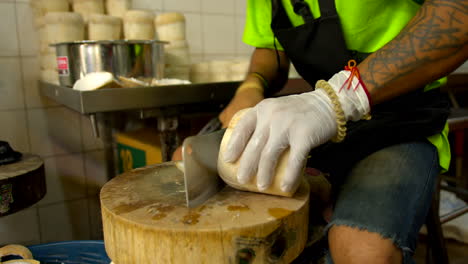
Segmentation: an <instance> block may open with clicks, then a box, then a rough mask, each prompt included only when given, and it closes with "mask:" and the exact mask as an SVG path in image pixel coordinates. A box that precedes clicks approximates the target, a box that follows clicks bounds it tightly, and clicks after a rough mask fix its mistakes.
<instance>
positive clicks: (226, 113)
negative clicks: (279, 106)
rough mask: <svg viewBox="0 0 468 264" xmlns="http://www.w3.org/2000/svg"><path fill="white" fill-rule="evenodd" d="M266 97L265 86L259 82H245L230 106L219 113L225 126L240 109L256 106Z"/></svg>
mask: <svg viewBox="0 0 468 264" xmlns="http://www.w3.org/2000/svg"><path fill="white" fill-rule="evenodd" d="M263 99H264V96H263V87H262V85H261V84H260V83H259V82H254V81H250V82H244V83H243V84H242V85H241V86H239V88H238V89H237V91H236V95H235V96H234V97H233V98H232V100H231V102H229V104H228V106H227V107H226V108H225V109H224V110H223V111H222V112H221V113H220V114H219V120H220V121H221V123H222V124H223V128H225V127H227V126H228V125H229V122H230V121H231V119H232V117H233V116H234V115H235V114H236V113H237V112H238V111H240V110H242V109H245V108H249V107H254V106H255V105H256V104H258V103H259V102H260V101H262V100H263Z"/></svg>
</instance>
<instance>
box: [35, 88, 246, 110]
mask: <svg viewBox="0 0 468 264" xmlns="http://www.w3.org/2000/svg"><path fill="white" fill-rule="evenodd" d="M238 86H239V82H223V83H206V84H190V85H168V86H153V87H140V88H115V89H99V90H94V91H76V90H73V89H71V88H69V87H64V86H59V85H54V84H51V83H46V82H43V81H39V87H40V91H41V93H42V94H43V95H46V96H47V97H49V98H51V99H53V100H54V101H56V102H58V103H61V104H63V105H65V106H67V107H69V108H71V109H73V110H76V111H78V112H80V113H82V114H92V113H98V112H111V111H124V110H135V109H151V108H161V107H168V106H176V105H185V104H197V103H209V102H213V103H216V102H228V101H229V100H230V99H231V98H232V96H233V95H234V93H235V90H236V88H237V87H238Z"/></svg>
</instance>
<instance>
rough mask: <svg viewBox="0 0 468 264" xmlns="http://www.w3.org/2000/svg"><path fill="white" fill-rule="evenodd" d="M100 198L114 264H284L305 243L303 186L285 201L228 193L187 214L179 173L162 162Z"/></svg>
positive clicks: (116, 183)
mask: <svg viewBox="0 0 468 264" xmlns="http://www.w3.org/2000/svg"><path fill="white" fill-rule="evenodd" d="M100 198H101V211H102V221H103V227H104V243H105V246H106V251H107V253H108V255H109V257H110V258H111V259H112V260H113V262H114V263H116V264H134V263H164V264H169V263H176V264H177V263H181V264H185V263H204V264H205V263H207V264H209V263H216V264H217V263H245V264H247V263H262V264H263V263H290V262H291V261H292V260H294V259H295V258H296V257H297V256H298V255H299V254H300V253H301V251H302V250H303V248H304V246H305V243H306V240H307V224H308V210H309V206H308V203H309V185H308V184H307V182H306V181H304V182H303V183H302V184H301V186H300V188H299V189H298V191H297V192H296V194H295V195H294V196H293V197H291V198H289V197H280V196H272V195H267V194H260V193H253V192H244V191H239V190H236V189H233V188H231V187H229V186H226V187H225V188H224V189H223V190H221V191H220V192H219V193H217V194H216V195H215V196H213V197H211V198H210V199H209V200H208V201H206V202H205V203H204V204H203V205H202V206H200V207H198V208H192V209H189V208H187V207H186V202H185V193H184V177H183V173H182V172H181V171H180V170H178V169H177V167H176V166H175V163H173V162H168V163H163V164H158V165H153V166H148V167H145V168H140V169H135V170H133V171H130V172H127V173H124V174H121V175H119V176H117V177H116V178H114V179H112V180H111V181H109V182H108V183H107V184H106V185H105V186H104V187H103V188H102V190H101V194H100Z"/></svg>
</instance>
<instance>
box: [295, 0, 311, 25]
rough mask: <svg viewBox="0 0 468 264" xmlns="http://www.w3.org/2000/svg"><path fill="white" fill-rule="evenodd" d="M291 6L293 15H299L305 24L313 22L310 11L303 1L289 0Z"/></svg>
mask: <svg viewBox="0 0 468 264" xmlns="http://www.w3.org/2000/svg"><path fill="white" fill-rule="evenodd" d="M291 4H292V6H293V9H294V13H296V14H298V15H300V16H301V17H302V18H303V19H304V21H305V22H307V21H310V20H313V19H314V16H313V15H312V11H310V8H309V4H307V2H306V1H304V0H291Z"/></svg>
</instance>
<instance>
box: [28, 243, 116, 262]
mask: <svg viewBox="0 0 468 264" xmlns="http://www.w3.org/2000/svg"><path fill="white" fill-rule="evenodd" d="M28 248H29V250H31V252H32V254H33V256H34V259H36V260H39V261H40V262H41V264H109V263H110V262H111V260H110V259H109V257H108V256H107V253H106V250H105V248H104V242H103V241H102V240H78V241H66V242H56V243H48V244H40V245H34V246H29V247H28Z"/></svg>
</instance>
